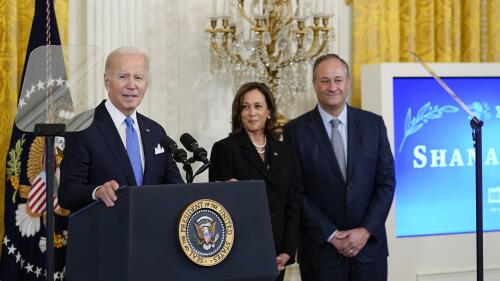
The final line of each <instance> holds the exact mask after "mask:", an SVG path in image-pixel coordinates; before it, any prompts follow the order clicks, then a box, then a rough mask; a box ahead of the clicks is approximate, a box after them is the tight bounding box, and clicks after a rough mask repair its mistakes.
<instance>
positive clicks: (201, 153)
mask: <svg viewBox="0 0 500 281" xmlns="http://www.w3.org/2000/svg"><path fill="white" fill-rule="evenodd" d="M181 143H182V145H184V147H185V148H186V149H187V150H188V151H190V152H192V153H193V158H194V160H196V161H201V162H203V163H204V164H206V165H210V161H209V160H208V158H207V151H206V150H205V149H204V148H203V147H199V146H198V142H196V140H195V139H194V138H193V137H192V136H191V135H190V134H188V133H184V134H182V135H181Z"/></svg>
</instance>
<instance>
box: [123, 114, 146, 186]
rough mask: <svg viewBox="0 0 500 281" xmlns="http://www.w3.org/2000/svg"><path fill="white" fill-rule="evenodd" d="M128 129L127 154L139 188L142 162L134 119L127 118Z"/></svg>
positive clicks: (126, 131)
mask: <svg viewBox="0 0 500 281" xmlns="http://www.w3.org/2000/svg"><path fill="white" fill-rule="evenodd" d="M125 123H126V124H127V129H126V130H125V135H126V142H127V154H128V158H129V159H130V164H132V169H133V170H134V175H135V181H136V183H137V186H140V185H142V161H141V148H140V147H139V138H138V136H137V133H136V131H135V130H134V119H132V118H130V116H128V117H127V118H125Z"/></svg>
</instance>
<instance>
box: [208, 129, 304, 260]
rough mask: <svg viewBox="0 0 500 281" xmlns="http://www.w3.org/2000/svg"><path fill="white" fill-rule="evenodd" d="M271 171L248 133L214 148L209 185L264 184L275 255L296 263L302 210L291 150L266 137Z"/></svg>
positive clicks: (227, 139) (231, 137)
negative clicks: (255, 182)
mask: <svg viewBox="0 0 500 281" xmlns="http://www.w3.org/2000/svg"><path fill="white" fill-rule="evenodd" d="M266 157H267V160H268V161H267V163H268V165H269V168H270V169H269V170H268V169H267V168H266V165H265V164H264V162H263V161H262V159H261V158H260V157H259V154H258V153H257V150H256V149H255V147H254V146H253V144H252V142H251V140H250V137H249V136H248V135H247V133H246V132H242V133H239V134H237V135H233V136H229V137H227V138H225V139H223V140H221V141H218V142H216V143H215V144H214V146H213V147H212V152H211V157H210V162H211V163H212V164H211V166H210V170H209V178H210V181H225V180H229V179H231V178H235V179H237V180H264V181H265V183H266V189H267V197H268V202H269V208H270V214H271V223H272V228H273V235H274V243H275V247H276V253H277V254H279V253H287V254H288V255H290V257H291V260H290V261H289V263H293V262H294V259H295V251H296V248H297V243H298V232H299V217H300V209H299V205H298V204H299V202H298V200H297V193H296V186H297V182H296V181H295V177H294V176H293V175H294V174H293V171H294V168H293V165H294V163H293V160H292V155H291V152H290V150H289V149H288V148H287V147H286V146H285V145H284V144H283V143H282V142H280V141H278V140H276V139H274V138H273V137H271V136H267V145H266Z"/></svg>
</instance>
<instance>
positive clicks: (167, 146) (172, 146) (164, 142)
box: [160, 135, 177, 154]
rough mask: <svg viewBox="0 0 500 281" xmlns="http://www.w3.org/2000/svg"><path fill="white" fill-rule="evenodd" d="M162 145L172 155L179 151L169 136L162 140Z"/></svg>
mask: <svg viewBox="0 0 500 281" xmlns="http://www.w3.org/2000/svg"><path fill="white" fill-rule="evenodd" d="M160 144H161V146H163V148H165V149H166V150H168V152H169V153H170V154H173V153H174V152H175V151H176V150H177V144H176V143H175V141H174V140H173V139H171V138H170V137H169V136H167V135H165V136H164V137H163V138H161V139H160Z"/></svg>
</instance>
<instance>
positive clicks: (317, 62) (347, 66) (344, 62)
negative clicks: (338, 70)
mask: <svg viewBox="0 0 500 281" xmlns="http://www.w3.org/2000/svg"><path fill="white" fill-rule="evenodd" d="M329 59H336V60H339V61H340V62H341V63H342V64H343V65H344V67H345V77H346V78H347V79H349V77H350V74H349V65H348V64H347V62H346V61H345V60H344V59H342V58H341V57H340V56H339V55H337V54H326V55H322V56H321V57H318V58H317V59H316V60H315V61H314V66H313V81H314V80H316V69H317V68H318V65H319V64H320V63H322V62H324V61H326V60H329Z"/></svg>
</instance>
